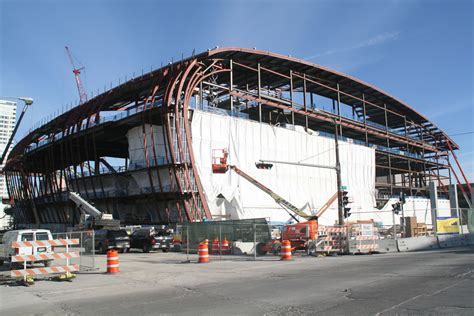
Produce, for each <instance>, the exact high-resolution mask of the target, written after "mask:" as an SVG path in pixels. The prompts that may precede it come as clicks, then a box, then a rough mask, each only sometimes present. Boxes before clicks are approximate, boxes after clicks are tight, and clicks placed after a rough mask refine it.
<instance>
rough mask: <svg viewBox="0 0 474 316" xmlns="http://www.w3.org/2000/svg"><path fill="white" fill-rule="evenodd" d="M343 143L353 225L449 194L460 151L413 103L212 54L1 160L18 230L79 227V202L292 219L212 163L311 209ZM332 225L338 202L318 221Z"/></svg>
mask: <svg viewBox="0 0 474 316" xmlns="http://www.w3.org/2000/svg"><path fill="white" fill-rule="evenodd" d="M335 135H337V137H338V141H339V146H338V147H339V148H338V149H339V151H338V154H339V157H340V165H341V168H340V170H341V173H340V175H341V184H342V185H343V186H344V187H345V190H347V191H348V192H349V195H350V196H351V208H352V210H353V215H352V216H354V217H355V218H359V217H361V216H362V215H357V214H365V215H364V218H367V217H371V218H375V219H377V217H376V216H377V215H376V214H377V212H378V210H380V209H384V208H385V209H386V208H387V205H388V204H387V203H388V201H389V199H390V198H392V197H394V196H397V195H399V194H400V193H401V192H403V193H405V195H406V196H407V197H409V198H412V199H413V201H415V200H416V201H426V198H427V197H428V185H429V183H430V182H432V181H434V182H435V183H437V184H438V185H439V192H440V194H441V195H442V194H447V192H446V193H444V191H443V190H445V188H446V185H448V184H450V183H451V175H452V171H453V170H454V169H453V168H452V166H451V162H450V156H452V154H453V153H454V151H455V150H457V149H459V148H458V145H457V144H456V143H455V142H454V141H453V140H451V139H450V138H449V137H448V136H447V135H446V133H444V132H443V131H442V130H440V129H439V128H438V127H437V126H435V124H433V123H432V122H431V121H430V120H429V119H428V118H426V117H425V116H423V115H422V114H420V113H419V112H417V111H416V110H414V109H413V108H412V107H410V106H409V105H407V104H405V103H404V102H402V101H400V100H399V99H397V98H395V97H393V96H391V95H389V94H388V93H386V92H384V91H382V90H380V89H378V88H376V87H374V86H372V85H370V84H367V83H365V82H363V81H361V80H359V79H356V78H353V77H351V76H348V75H345V74H343V73H340V72H337V71H334V70H331V69H328V68H325V67H322V66H319V65H316V64H313V63H309V62H306V61H303V60H300V59H296V58H292V57H288V56H283V55H279V54H274V53H269V52H264V51H259V50H255V49H242V48H216V49H211V50H208V51H207V52H204V53H201V54H198V55H194V56H192V57H190V58H187V59H183V60H181V61H178V62H174V63H170V64H169V65H167V66H165V67H162V68H160V69H157V70H154V71H151V72H149V73H146V74H143V75H141V76H139V77H136V78H133V79H130V80H128V81H126V82H124V83H123V84H121V85H119V86H117V87H114V88H112V89H110V90H108V91H105V92H104V93H102V94H99V95H97V96H96V97H94V98H92V99H91V100H89V101H87V102H85V103H83V104H80V105H79V106H77V107H75V108H72V109H71V110H69V111H67V112H64V113H62V114H60V115H59V116H57V117H55V118H54V119H52V120H50V121H48V122H46V123H45V124H43V125H42V126H40V127H39V128H36V129H35V130H33V131H31V132H30V133H29V134H28V135H27V136H26V137H24V138H23V139H21V141H20V142H18V143H17V145H16V146H15V147H14V148H13V150H12V152H11V154H10V156H9V159H8V161H7V163H6V167H5V175H6V181H7V184H8V190H9V195H10V201H11V208H10V212H11V214H12V216H13V218H14V220H15V223H16V224H17V225H18V226H29V225H35V224H41V225H43V226H47V225H49V226H50V227H54V226H55V225H56V227H61V228H63V227H67V226H74V225H75V224H77V223H78V222H79V218H80V211H79V210H77V209H76V207H75V204H73V203H72V202H71V201H70V200H69V199H68V192H69V191H74V192H78V193H80V195H81V196H82V197H84V198H86V199H87V200H89V201H92V202H93V203H94V204H95V205H96V207H97V208H99V209H100V210H102V211H103V212H105V213H110V214H113V215H114V218H116V219H120V221H121V222H122V224H164V223H180V222H187V221H202V220H204V219H244V218H257V217H260V218H261V217H266V218H270V219H271V220H272V221H286V220H288V214H287V213H286V212H285V211H284V210H283V209H282V207H281V206H280V205H278V204H277V203H275V201H274V200H273V199H272V198H271V197H270V196H268V195H267V194H265V192H260V191H259V190H258V189H256V188H255V187H254V186H253V185H252V184H251V183H249V182H248V181H247V180H245V179H242V178H241V177H240V176H239V175H238V174H236V173H235V172H233V171H232V170H227V171H226V172H222V173H215V172H213V170H212V164H213V163H215V162H216V161H218V160H220V159H221V158H223V155H224V154H225V155H226V159H227V161H228V163H229V164H231V165H235V166H238V167H239V168H240V169H241V170H244V171H245V172H246V173H247V174H250V175H251V176H252V177H253V178H255V179H257V180H258V181H259V182H261V183H263V184H265V185H266V186H267V187H268V188H270V189H271V190H273V191H274V192H276V193H278V194H279V195H281V196H283V197H284V198H285V199H286V200H288V201H291V202H292V203H293V204H294V205H297V206H298V207H302V208H306V209H307V211H308V212H315V211H317V210H318V209H320V208H321V207H322V206H323V205H325V204H326V203H327V201H328V200H330V199H331V197H332V196H334V194H335V193H336V192H337V190H338V185H337V181H336V180H337V179H336V178H337V177H336V172H335V171H334V170H333V169H331V168H324V166H335V165H336V151H335ZM451 160H452V159H451ZM262 161H263V162H265V161H272V163H271V164H272V168H261V167H260V166H261V164H260V163H261V162H262ZM267 165H268V164H267ZM318 166H323V167H318ZM453 180H454V179H453ZM415 197H416V198H415ZM445 197H447V195H446V196H445ZM423 203H425V202H423ZM448 208H449V206H448ZM367 214H369V215H367ZM390 218H391V215H390ZM336 219H337V202H335V203H333V204H332V205H330V207H329V208H328V210H327V211H326V212H325V214H324V216H322V217H321V220H322V221H326V222H327V223H328V224H330V223H334V221H335V220H336ZM430 220H431V217H429V218H425V221H427V222H428V221H430Z"/></svg>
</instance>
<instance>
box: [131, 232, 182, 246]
mask: <svg viewBox="0 0 474 316" xmlns="http://www.w3.org/2000/svg"><path fill="white" fill-rule="evenodd" d="M172 240H173V236H172V235H171V232H169V231H168V230H166V229H160V230H154V229H153V228H141V229H139V230H136V231H134V232H133V234H132V235H131V236H130V248H138V249H142V250H143V252H150V251H151V250H157V249H161V251H163V252H168V251H169V250H170V248H171V245H172Z"/></svg>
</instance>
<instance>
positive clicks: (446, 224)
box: [436, 217, 459, 234]
mask: <svg viewBox="0 0 474 316" xmlns="http://www.w3.org/2000/svg"><path fill="white" fill-rule="evenodd" d="M436 225H437V228H438V233H439V234H453V233H454V234H457V233H459V226H458V219H457V218H456V217H448V218H443V219H437V220H436Z"/></svg>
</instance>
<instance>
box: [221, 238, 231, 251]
mask: <svg viewBox="0 0 474 316" xmlns="http://www.w3.org/2000/svg"><path fill="white" fill-rule="evenodd" d="M222 253H223V254H228V253H229V241H228V240H227V238H224V240H223V241H222Z"/></svg>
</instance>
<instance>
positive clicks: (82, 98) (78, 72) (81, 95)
mask: <svg viewBox="0 0 474 316" xmlns="http://www.w3.org/2000/svg"><path fill="white" fill-rule="evenodd" d="M65 48H66V53H67V56H68V58H69V61H70V62H71V65H72V68H73V69H72V73H73V74H74V79H75V80H76V85H77V90H78V91H79V101H80V103H81V104H82V103H84V102H87V93H86V90H85V89H84V86H83V85H82V82H81V70H84V69H85V67H81V68H77V67H76V65H75V64H74V60H73V58H72V54H71V51H70V50H69V48H68V47H67V46H66V47H65Z"/></svg>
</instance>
